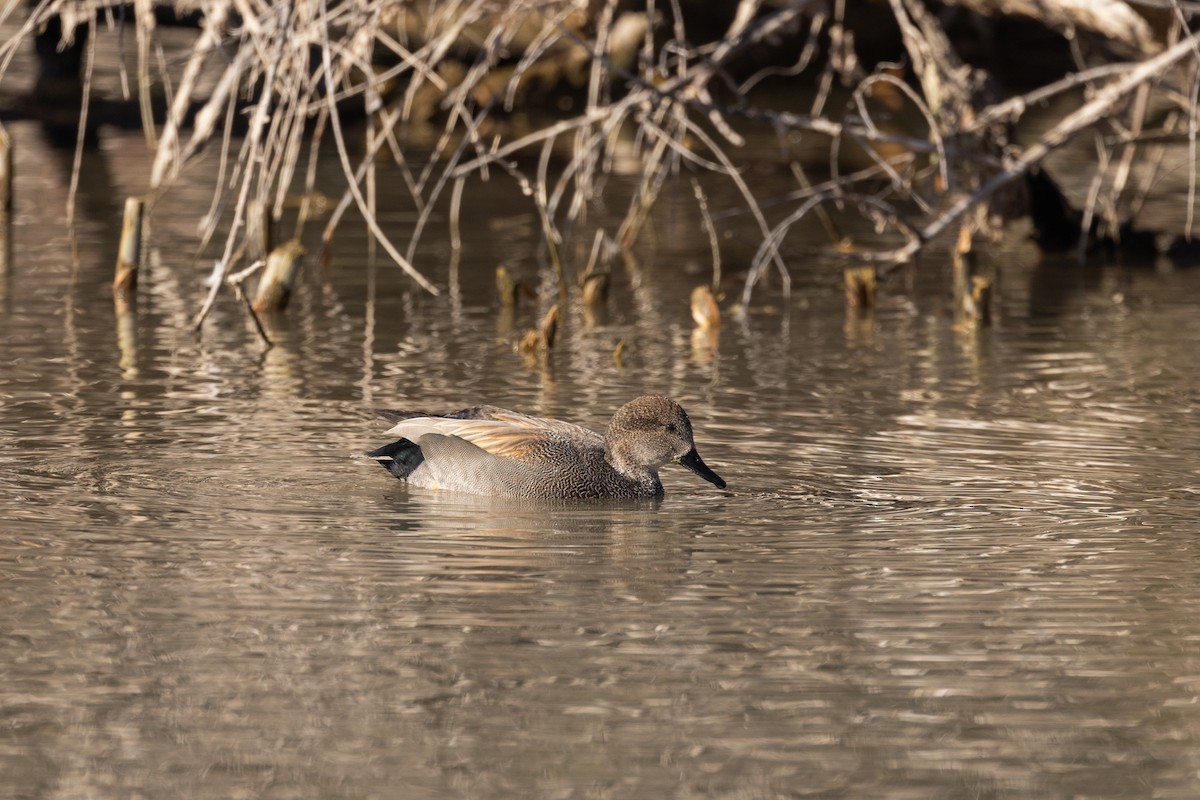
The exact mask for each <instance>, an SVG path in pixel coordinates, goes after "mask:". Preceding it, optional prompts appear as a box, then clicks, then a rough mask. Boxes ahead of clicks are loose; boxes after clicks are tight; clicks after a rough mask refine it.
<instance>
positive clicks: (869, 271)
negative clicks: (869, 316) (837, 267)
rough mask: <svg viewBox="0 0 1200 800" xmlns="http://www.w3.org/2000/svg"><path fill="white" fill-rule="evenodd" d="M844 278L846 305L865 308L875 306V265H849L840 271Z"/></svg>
mask: <svg viewBox="0 0 1200 800" xmlns="http://www.w3.org/2000/svg"><path fill="white" fill-rule="evenodd" d="M842 274H843V275H844V276H845V280H846V305H847V306H849V307H850V308H856V309H861V310H867V309H871V308H874V307H875V286H876V284H877V282H878V281H877V277H876V272H875V267H873V266H867V267H850V268H848V269H846V270H844V271H843V273H842Z"/></svg>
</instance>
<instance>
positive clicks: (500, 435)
mask: <svg viewBox="0 0 1200 800" xmlns="http://www.w3.org/2000/svg"><path fill="white" fill-rule="evenodd" d="M386 433H387V434H389V435H394V436H400V437H403V438H405V439H408V440H409V441H411V442H416V443H417V444H420V443H421V437H423V436H428V435H431V434H432V435H439V436H453V437H456V438H459V439H463V440H465V441H468V442H470V443H471V444H473V445H475V446H476V447H478V448H480V449H481V450H484V451H486V452H487V453H490V454H491V455H494V456H498V457H501V458H515V459H517V460H523V461H528V460H531V459H536V458H538V457H540V456H545V455H547V454H548V453H550V452H554V451H561V450H562V449H563V448H575V449H578V450H590V449H593V448H600V449H603V448H604V437H602V436H601V435H600V434H598V433H596V432H594V431H589V430H588V429H587V428H581V427H579V426H578V425H572V424H571V423H569V422H561V421H559V420H551V419H543V418H541V417H531V416H528V415H525V414H518V413H516V412H513V411H506V410H504V409H499V408H490V409H489V411H488V416H487V418H472V419H458V418H453V417H408V418H406V419H401V420H400V421H399V422H397V423H396V425H395V426H393V427H392V428H390V429H389V430H388V431H387V432H386Z"/></svg>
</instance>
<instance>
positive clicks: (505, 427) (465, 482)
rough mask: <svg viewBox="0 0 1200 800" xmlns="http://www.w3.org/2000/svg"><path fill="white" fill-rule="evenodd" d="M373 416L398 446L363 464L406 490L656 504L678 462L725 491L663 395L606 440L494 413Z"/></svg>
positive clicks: (623, 419)
mask: <svg viewBox="0 0 1200 800" xmlns="http://www.w3.org/2000/svg"><path fill="white" fill-rule="evenodd" d="M379 413H380V415H381V416H383V417H384V418H386V419H388V420H391V421H393V422H395V423H396V424H395V426H394V427H393V428H391V429H390V430H389V431H388V433H389V434H393V435H397V436H399V437H401V438H399V439H398V440H396V441H394V442H392V443H391V444H388V445H385V446H383V447H380V448H379V449H377V450H373V451H371V452H369V453H367V456H368V457H370V458H374V459H376V460H377V461H378V462H379V463H380V464H381V465H382V466H383V467H384V468H385V469H387V470H388V472H390V473H391V474H392V475H394V476H395V477H397V478H400V479H401V480H404V481H406V482H407V483H409V484H410V485H412V486H420V487H423V488H428V489H444V490H451V491H459V492H468V493H471V494H478V495H488V496H493V497H514V498H542V499H576V498H579V499H584V498H634V497H656V496H661V495H662V494H663V485H662V481H661V480H660V479H659V475H658V470H659V468H661V467H662V466H664V465H665V464H668V463H671V462H677V463H680V464H682V465H683V466H686V467H687V468H688V469H690V470H692V471H693V472H695V473H696V474H698V475H700V476H701V477H702V478H704V479H705V480H707V481H709V482H710V483H712V484H714V485H716V486H717V487H719V488H724V487H725V481H723V480H722V479H721V478H720V477H719V476H718V475H717V474H716V473H715V472H713V471H712V470H711V469H709V468H708V466H707V465H706V464H705V463H704V462H703V461H702V460H701V459H700V456H699V454H698V453H697V452H696V446H695V443H694V442H693V440H692V427H691V422H690V420H689V419H688V417H687V414H686V413H685V412H684V410H683V409H682V408H681V407H680V406H679V404H678V403H675V402H674V401H673V400H671V399H669V398H667V397H663V396H661V395H647V396H644V397H639V398H637V399H636V400H633V401H631V402H629V403H627V404H625V405H624V406H622V407H621V408H620V409H618V411H617V413H616V414H615V415H613V419H612V422H611V423H610V424H609V426H608V430H607V431H606V432H605V434H603V435H602V434H599V433H597V432H595V431H591V430H588V429H587V428H583V427H581V426H579V425H574V424H572V423H569V422H563V421H561V420H556V419H546V418H542V417H533V416H529V415H526V414H521V413H518V412H515V411H508V410H506V409H503V408H497V407H495V406H475V407H472V408H467V409H463V410H461V411H456V412H453V413H451V414H445V415H430V414H423V413H420V412H412V411H392V410H381V411H380V412H379Z"/></svg>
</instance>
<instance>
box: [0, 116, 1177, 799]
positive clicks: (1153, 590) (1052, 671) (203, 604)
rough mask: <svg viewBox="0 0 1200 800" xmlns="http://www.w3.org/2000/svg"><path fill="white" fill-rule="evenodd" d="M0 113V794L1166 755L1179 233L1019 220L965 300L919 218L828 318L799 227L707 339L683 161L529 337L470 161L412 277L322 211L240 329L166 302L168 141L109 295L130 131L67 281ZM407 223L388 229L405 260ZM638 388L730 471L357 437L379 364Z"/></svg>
mask: <svg viewBox="0 0 1200 800" xmlns="http://www.w3.org/2000/svg"><path fill="white" fill-rule="evenodd" d="M14 133H15V135H16V137H17V139H18V144H19V145H20V146H21V147H22V149H21V160H20V162H19V168H20V173H21V174H20V179H19V183H18V206H17V212H16V218H15V223H14V230H13V236H14V246H13V260H12V265H11V267H10V269H9V272H8V274H7V275H6V276H4V277H3V279H2V280H0V292H2V298H3V300H2V303H0V307H2V309H3V314H2V316H0V342H2V344H0V518H2V519H3V521H4V522H3V534H2V536H0V776H2V777H0V796H3V797H19V798H79V797H88V798H129V797H145V798H151V797H154V798H158V797H205V798H208V797H211V798H237V797H268V798H292V797H322V798H326V797H339V798H342V797H345V798H368V797H379V798H391V797H422V798H423V797H430V798H433V797H465V798H490V797H496V798H501V797H546V798H604V797H613V798H618V797H619V798H652V797H671V798H692V797H721V798H774V797H800V796H814V797H832V798H864V797H888V798H921V799H922V800H924V799H925V798H966V797H972V798H974V797H979V798H988V797H1004V798H1030V797H1040V798H1067V797H1073V798H1077V797H1089V798H1090V797H1112V798H1117V797H1157V798H1194V797H1196V796H1197V794H1200V524H1198V523H1197V521H1196V516H1197V515H1196V510H1197V504H1198V500H1200V432H1198V431H1197V420H1196V409H1197V402H1198V400H1200V381H1198V380H1197V368H1196V355H1195V352H1196V342H1197V341H1200V270H1191V271H1188V270H1178V271H1177V270H1172V269H1170V268H1169V267H1166V266H1165V265H1162V264H1158V265H1152V266H1149V267H1124V268H1122V267H1118V266H1113V265H1108V266H1104V265H1097V264H1093V265H1088V266H1085V267H1078V266H1076V265H1074V264H1071V263H1062V264H1045V265H1040V266H1039V265H1038V264H1037V263H1036V259H1035V258H1034V257H1033V256H1032V253H1031V251H1030V249H1029V248H1028V247H1026V246H1024V245H1022V244H1021V243H1020V242H1014V243H1013V244H1012V245H1011V246H1010V247H1008V248H1006V249H1004V250H1001V251H998V252H997V254H996V255H995V256H994V260H995V261H996V262H997V263H998V264H999V266H1000V267H1001V275H1002V281H1001V283H1000V301H999V307H998V319H997V321H996V324H995V325H994V326H992V327H991V328H986V329H983V330H980V331H978V332H967V331H958V330H955V329H954V326H953V319H952V317H951V314H950V310H949V309H950V306H949V303H948V300H947V298H946V296H945V291H944V287H945V285H946V270H945V266H944V264H943V263H942V261H941V260H939V259H936V258H935V259H931V260H929V261H928V262H927V263H925V264H923V265H921V266H920V267H919V269H918V271H917V272H916V274H915V276H910V278H907V279H906V278H901V279H897V280H894V281H891V282H889V283H888V284H886V285H885V286H884V290H883V296H882V297H881V302H880V308H879V309H878V311H877V313H876V315H875V316H874V318H873V319H870V320H866V321H856V320H847V318H846V315H845V313H844V310H843V305H842V299H841V288H840V275H839V273H838V272H837V271H836V270H834V269H832V268H830V267H828V266H823V265H820V264H814V263H808V262H805V261H803V260H801V259H794V261H793V264H792V269H793V275H794V277H795V279H796V287H797V289H796V294H795V296H794V297H793V299H792V300H791V301H786V300H784V299H783V298H782V297H780V296H779V294H778V293H777V292H776V291H775V290H774V289H773V288H771V287H767V288H765V289H764V290H762V291H761V292H760V293H759V294H757V295H756V296H755V299H756V304H761V305H756V309H755V310H754V312H753V313H752V314H751V315H750V317H749V319H748V320H747V321H746V322H745V323H744V324H738V323H737V322H736V321H733V320H730V319H727V320H726V323H725V326H724V328H723V330H722V332H721V335H720V338H719V342H718V346H717V348H716V351H715V353H714V352H709V351H707V350H706V349H705V348H704V347H699V348H694V347H693V344H692V337H691V320H690V316H689V313H688V308H687V296H688V293H689V291H690V289H691V288H692V286H694V285H695V284H697V283H700V282H703V280H705V276H706V273H705V272H704V271H703V270H704V269H705V265H706V264H707V263H708V251H707V241H706V239H705V238H704V234H703V230H702V229H700V228H699V226H698V225H697V224H696V219H695V215H694V212H690V211H687V210H686V209H687V208H689V206H688V205H687V204H688V202H690V194H691V190H690V187H689V186H687V185H686V184H683V185H681V188H680V190H679V191H680V197H681V198H682V199H681V201H680V208H681V209H684V210H683V211H678V212H672V211H671V210H670V209H664V214H663V217H662V219H661V220H660V222H659V224H658V225H657V226H656V230H657V233H658V235H657V239H656V240H655V241H652V242H651V244H652V245H653V246H652V247H651V248H650V249H648V250H647V251H646V252H645V253H644V254H643V261H642V263H641V265H640V269H637V268H635V269H634V270H633V271H627V270H626V269H625V268H624V267H619V268H618V272H617V274H616V276H615V280H614V287H613V297H612V300H611V302H610V307H609V313H610V319H609V321H608V324H607V325H604V326H600V327H596V328H591V329H588V328H585V327H584V326H583V325H581V324H580V321H579V315H578V311H577V309H575V308H572V310H571V311H570V313H568V314H567V323H566V325H565V329H564V330H563V332H562V334H561V341H560V344H559V347H558V348H557V350H556V352H555V353H554V355H553V357H552V358H551V360H550V364H549V365H548V366H546V367H540V366H537V365H534V366H529V365H527V364H526V363H525V361H524V360H523V358H522V357H521V356H519V355H518V354H516V353H515V352H514V349H513V342H514V340H515V339H516V338H517V337H518V336H519V333H520V331H521V330H523V329H524V328H526V327H529V326H531V325H533V324H534V323H535V321H536V319H537V316H538V313H539V309H537V308H532V307H531V308H525V309H522V310H520V311H518V313H517V315H516V317H515V319H514V320H513V321H512V324H511V326H509V325H507V324H506V323H505V321H504V320H503V318H502V315H501V314H500V313H499V311H498V310H497V308H496V307H495V303H494V300H493V290H492V280H493V278H492V272H493V270H494V268H495V266H496V264H497V263H499V262H501V261H503V262H505V263H507V264H508V265H509V266H510V268H512V269H514V270H515V271H517V272H518V273H520V274H524V275H526V276H530V277H532V276H535V275H536V274H537V241H538V226H537V223H536V219H535V217H534V216H533V215H532V213H530V209H529V207H528V206H527V205H526V204H525V202H524V201H521V200H520V199H519V198H518V199H514V195H513V193H511V191H510V189H509V188H508V187H505V186H504V185H503V183H502V182H500V181H498V182H497V183H496V184H494V185H492V186H486V187H480V188H479V189H478V190H477V191H475V192H473V193H471V194H470V195H469V202H468V206H469V208H468V213H469V215H470V219H469V224H468V226H467V229H466V233H465V236H466V247H465V251H464V254H463V260H462V262H461V263H460V264H459V267H458V273H457V279H456V286H455V289H454V290H453V291H449V292H447V293H446V294H445V295H444V296H443V297H441V298H430V297H425V296H422V295H420V294H418V293H417V292H416V291H414V289H413V286H412V285H411V284H410V283H409V282H407V281H406V279H404V278H403V277H402V276H401V275H400V274H399V271H398V270H397V269H396V268H395V267H392V266H389V265H387V264H386V263H379V264H378V265H377V266H374V267H368V266H367V265H366V264H367V261H368V251H367V248H366V246H365V245H364V243H363V240H362V234H361V231H360V230H358V227H357V226H356V225H354V224H348V225H347V226H346V227H345V230H344V235H343V238H342V240H341V243H340V246H339V249H338V251H337V254H336V258H335V263H334V265H333V269H332V272H331V273H330V274H329V276H328V286H327V287H325V288H324V289H323V288H322V281H321V276H320V275H319V274H318V272H317V270H316V269H315V268H314V269H311V270H310V272H309V274H307V275H306V278H305V284H304V286H303V287H302V289H301V291H300V294H299V296H298V297H297V299H296V301H295V303H294V306H293V308H292V309H291V311H289V314H288V316H287V318H286V320H283V321H281V322H278V323H277V324H276V326H275V328H274V329H273V335H274V336H275V338H276V339H277V342H278V343H277V346H276V347H275V348H273V349H271V350H269V351H267V352H265V353H264V352H263V351H262V348H261V347H260V345H259V344H258V342H257V341H256V338H255V336H254V334H253V332H252V330H251V328H250V327H249V326H248V324H247V323H246V321H245V319H244V316H243V314H242V312H241V310H240V309H239V307H238V306H237V305H236V304H235V303H234V302H233V301H232V300H231V299H230V298H228V297H226V298H225V299H223V301H222V302H221V303H220V304H219V305H218V307H217V309H216V311H215V313H214V316H213V319H212V321H211V322H210V323H209V324H208V325H207V326H206V328H205V330H204V334H203V336H201V337H199V338H196V337H194V336H193V335H192V334H191V333H190V331H189V328H188V320H189V317H190V315H191V314H192V313H193V312H194V311H195V309H196V308H197V307H198V305H199V302H200V300H201V298H202V296H203V292H204V288H203V286H202V283H201V282H202V278H203V276H204V274H205V273H207V272H208V269H209V264H210V262H208V261H201V262H199V263H195V264H193V262H192V260H191V248H192V247H193V245H192V241H193V240H192V239H191V238H190V235H191V234H192V232H193V231H194V226H195V220H196V218H198V217H199V216H200V214H201V213H203V211H202V209H204V208H206V207H207V197H208V196H207V189H206V188H205V187H204V185H203V179H204V178H205V171H204V170H203V169H200V170H197V171H196V172H194V173H193V174H192V177H189V178H185V181H184V184H183V185H182V186H181V187H180V188H178V189H177V190H176V191H175V192H174V193H173V195H172V196H171V200H170V202H168V204H167V205H166V206H164V207H163V208H161V209H160V210H159V212H158V213H157V214H156V216H155V218H154V222H153V224H154V230H155V238H154V246H155V250H154V252H153V253H152V258H151V263H150V265H149V266H148V267H147V270H146V273H145V275H144V279H143V285H142V287H141V299H140V302H139V304H138V308H137V315H136V320H135V324H134V325H133V326H132V327H131V328H128V329H124V330H122V329H121V327H120V326H119V325H118V324H117V320H116V318H115V316H114V312H113V306H112V303H111V300H110V297H109V282H110V280H111V274H112V273H111V265H112V259H113V254H114V253H115V249H116V245H115V230H116V227H117V220H118V219H119V214H120V206H121V202H122V198H123V196H124V195H125V194H128V193H136V192H139V191H141V187H142V186H144V180H145V166H144V164H143V162H144V160H145V155H144V152H143V151H140V150H139V149H138V142H139V137H137V136H136V135H135V136H129V137H116V136H112V137H108V138H106V140H105V141H106V147H105V151H104V153H103V155H102V157H98V158H94V159H89V162H88V173H87V175H85V181H84V185H83V187H82V189H81V191H82V195H81V204H80V208H81V218H80V236H79V246H80V252H81V265H80V267H79V270H78V272H77V275H76V276H75V280H74V283H73V284H72V269H71V265H70V263H71V259H70V247H69V244H68V242H67V240H66V238H65V236H64V233H63V224H62V215H61V211H60V210H61V209H62V208H63V204H64V202H65V191H66V190H65V181H64V177H63V176H64V175H65V174H66V172H65V169H66V165H68V164H69V161H68V159H69V156H64V155H62V154H55V153H53V152H51V151H47V150H44V149H42V147H41V145H40V144H39V137H38V135H37V132H36V130H33V129H29V128H24V127H21V126H15V130H14ZM760 179H761V176H760ZM382 183H383V185H386V181H385V182H382ZM612 191H613V192H620V191H624V189H621V188H620V187H619V185H618V186H616V188H614V189H613V190H612ZM720 201H721V198H720V197H719V196H716V195H714V203H717V204H719V202H720ZM614 205H615V206H616V207H618V208H619V207H620V203H619V202H617V203H615V204H614ZM718 207H719V205H718ZM409 225H411V218H409V217H406V216H403V215H395V216H394V218H392V219H390V220H389V230H394V231H396V232H397V233H398V238H399V239H400V240H401V241H402V242H403V231H404V230H405V229H406V226H409ZM731 230H732V232H733V235H732V236H731V238H730V239H729V240H728V241H727V246H728V251H727V253H726V259H727V260H726V265H725V266H726V269H727V271H729V272H731V273H735V272H736V271H737V270H739V269H744V267H745V264H746V261H747V259H748V258H749V255H750V254H751V253H752V252H753V242H751V241H748V240H747V241H745V242H743V241H740V240H739V238H738V235H737V233H736V229H731ZM446 252H447V251H446V245H445V243H444V242H442V241H434V240H430V244H429V246H428V247H426V248H424V249H423V250H422V253H421V256H420V259H419V264H420V265H422V266H423V268H425V269H426V270H428V271H429V273H430V275H431V276H432V277H433V278H434V279H435V280H436V281H438V282H439V283H440V284H442V285H443V286H449V285H450V284H451V273H450V272H449V270H448V268H447V267H446V260H447V255H446ZM729 286H730V288H731V289H734V290H736V289H737V288H738V279H737V277H736V275H735V276H734V277H733V278H731V281H730V284H729ZM545 303H546V301H542V304H543V306H544V304H545ZM619 340H624V341H625V342H626V345H627V351H626V356H625V359H624V363H623V364H622V365H617V364H616V363H615V362H614V359H613V358H612V351H613V348H614V347H615V345H616V343H617V342H618V341H619ZM646 391H655V392H666V393H669V394H671V395H673V396H675V397H677V398H678V399H680V400H681V402H683V404H684V405H685V406H686V408H687V409H688V411H689V412H690V414H691V416H692V419H693V422H694V424H695V427H696V430H697V437H698V442H699V447H700V452H701V453H702V454H703V456H704V458H705V460H706V461H707V462H708V463H709V464H710V465H711V466H712V467H713V468H714V469H716V470H717V471H718V472H719V473H720V474H721V475H722V476H723V477H724V478H725V479H726V480H727V481H728V482H729V489H728V490H727V491H717V490H715V489H714V488H713V487H711V486H709V485H708V484H705V483H703V482H701V481H699V480H698V479H697V478H696V477H695V476H693V475H691V474H690V473H688V472H686V471H685V470H682V469H678V468H668V469H667V470H665V471H664V479H665V482H666V484H667V496H666V498H665V499H664V500H663V501H662V502H661V503H650V504H646V503H642V504H619V505H575V506H570V505H567V506H562V505H557V506H554V505H551V506H545V505H535V504H525V503H520V504H517V503H511V502H496V501H489V500H481V499H473V498H468V497H461V496H455V495H450V494H436V493H429V492H424V491H418V490H411V491H410V490H407V489H406V488H405V487H404V486H403V485H402V484H400V483H399V482H397V481H395V480H393V479H392V478H390V477H389V476H388V475H387V474H386V473H385V472H384V471H383V470H380V469H379V468H378V467H376V466H375V465H374V464H371V463H364V462H363V461H361V460H357V459H356V458H355V456H356V454H357V453H359V452H361V451H362V450H364V449H366V448H370V447H374V446H377V445H378V444H380V443H381V442H382V441H384V439H383V438H382V437H381V435H380V434H381V431H382V430H383V428H384V426H383V425H382V424H380V423H379V422H377V421H376V420H375V419H373V418H372V414H371V409H372V408H373V407H376V406H380V405H387V406H396V405H415V406H419V407H429V408H433V409H441V408H446V409H450V408H454V407H458V406H461V405H465V404H472V403H477V402H492V403H498V404H502V405H508V406H512V407H516V408H520V409H523V410H528V411H532V412H536V413H542V414H547V415H554V416H563V417H568V418H571V419H573V420H577V421H580V422H585V423H589V424H594V425H597V426H602V425H603V424H604V422H605V420H606V418H607V416H608V414H609V413H610V412H611V410H612V409H614V408H615V407H616V406H618V405H620V404H621V403H622V402H624V401H626V400H628V399H629V398H631V397H633V396H635V395H637V394H639V393H642V392H646Z"/></svg>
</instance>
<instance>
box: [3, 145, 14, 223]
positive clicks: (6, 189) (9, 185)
mask: <svg viewBox="0 0 1200 800" xmlns="http://www.w3.org/2000/svg"><path fill="white" fill-rule="evenodd" d="M12 151H13V144H12V137H11V136H9V135H8V131H6V130H4V128H3V127H2V126H0V214H3V215H4V216H6V217H7V216H8V215H10V214H11V213H12V206H13V153H12Z"/></svg>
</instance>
